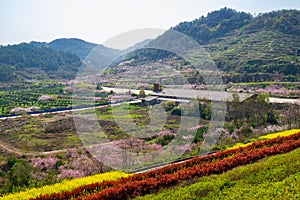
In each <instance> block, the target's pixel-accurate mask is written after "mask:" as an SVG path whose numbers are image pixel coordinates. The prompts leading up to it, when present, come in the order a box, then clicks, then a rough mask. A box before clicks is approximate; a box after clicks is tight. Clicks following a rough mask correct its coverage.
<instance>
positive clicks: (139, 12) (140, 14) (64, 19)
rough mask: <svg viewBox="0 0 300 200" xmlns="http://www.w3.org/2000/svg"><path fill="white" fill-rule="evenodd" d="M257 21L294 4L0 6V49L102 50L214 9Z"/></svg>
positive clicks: (37, 1)
mask: <svg viewBox="0 0 300 200" xmlns="http://www.w3.org/2000/svg"><path fill="white" fill-rule="evenodd" d="M224 7H227V8H233V9H236V10H238V11H245V12H249V13H251V14H254V15H257V14H258V13H263V12H267V11H271V10H279V9H298V10H300V1H299V0H209V1H207V0H0V30H1V32H0V44H1V45H7V44H18V43H21V42H30V41H42V42H50V41H52V40H54V39H57V38H80V39H83V40H86V41H88V42H93V43H97V44H102V43H104V42H105V41H107V40H109V39H111V38H112V37H114V36H116V35H118V34H121V33H123V32H127V31H132V30H136V29H143V28H159V29H169V28H170V27H174V26H176V25H177V24H178V23H180V22H183V21H191V20H194V19H197V18H199V17H201V16H203V15H204V16H205V15H207V13H208V12H211V11H214V10H219V9H220V8H224Z"/></svg>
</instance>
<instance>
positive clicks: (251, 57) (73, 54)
mask: <svg viewBox="0 0 300 200" xmlns="http://www.w3.org/2000/svg"><path fill="white" fill-rule="evenodd" d="M171 29H172V30H175V31H178V32H181V33H184V34H186V35H187V36H189V37H191V38H193V39H194V40H196V41H197V42H199V43H200V44H201V45H203V47H204V48H205V50H206V51H207V52H208V53H209V54H210V55H211V57H212V59H213V60H214V62H215V63H216V65H217V67H218V69H219V70H221V71H222V72H223V77H224V79H225V81H226V82H229V81H233V82H241V81H242V82H243V81H245V82H249V81H272V80H274V74H276V79H278V80H281V81H299V73H300V64H299V63H300V62H299V61H300V11H298V10H281V11H273V12H270V13H265V14H260V15H258V16H256V17H253V16H252V15H250V14H248V13H245V12H238V11H235V10H233V9H228V8H223V9H221V10H218V11H214V12H211V13H209V14H208V15H207V16H206V17H203V16H202V17H200V18H199V19H196V20H194V21H191V22H181V23H179V24H178V25H177V26H175V27H173V28H171ZM161 37H164V35H162V36H161ZM149 42H150V41H146V42H142V45H137V46H136V47H134V48H133V50H134V49H138V48H141V47H143V46H145V45H146V46H147V44H148V43H149ZM151 43H155V40H154V41H152V42H150V44H149V45H150V46H151ZM92 50H93V52H94V53H95V56H94V57H91V59H92V60H91V62H92V63H98V64H99V66H97V67H106V66H107V65H109V64H110V62H111V61H112V60H114V59H115V58H117V57H118V56H119V55H120V54H122V53H124V51H121V50H116V49H111V48H107V47H104V46H103V45H97V44H93V43H89V42H86V41H83V40H81V39H76V38H72V39H57V40H54V41H52V42H50V43H44V42H31V43H29V44H25V43H22V44H19V45H11V46H10V45H8V46H1V47H0V77H1V78H0V81H2V82H8V81H16V80H22V79H45V78H50V79H72V78H74V76H75V74H76V71H77V70H78V68H79V67H80V65H81V62H82V61H83V60H84V58H85V57H86V56H87V55H89V54H90V52H91V51H92ZM131 50H132V49H130V51H131ZM127 51H128V50H127ZM170 56H172V55H170V53H169V52H165V51H161V50H154V49H152V50H151V49H150V50H149V49H148V50H147V49H142V50H138V51H134V52H133V53H130V54H129V55H127V56H126V57H125V60H126V59H133V58H134V59H135V65H138V64H139V63H145V62H154V61H156V60H159V59H168V58H169V57H170ZM123 57H124V56H123ZM123 57H122V58H123ZM119 60H120V59H119ZM87 64H89V63H87Z"/></svg>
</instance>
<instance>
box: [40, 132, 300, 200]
mask: <svg viewBox="0 0 300 200" xmlns="http://www.w3.org/2000/svg"><path fill="white" fill-rule="evenodd" d="M299 146H300V133H297V134H294V135H291V136H286V137H280V138H274V139H269V140H266V141H260V142H254V143H253V144H251V145H249V146H246V147H243V148H237V149H231V150H226V151H222V152H217V153H215V154H212V155H208V156H204V157H194V158H193V159H191V160H189V161H186V162H184V163H180V164H174V165H170V166H167V167H165V168H162V169H157V170H153V171H151V172H146V173H142V174H137V175H133V176H131V177H128V178H121V179H120V180H117V181H103V182H99V183H94V184H88V185H84V186H81V187H78V188H75V189H74V190H72V191H67V192H60V193H53V194H50V195H41V196H39V197H38V198H36V199H72V198H77V199H82V198H84V199H128V198H133V197H135V196H142V195H145V194H148V193H153V192H156V191H158V189H160V188H163V187H170V186H174V185H177V184H179V183H180V182H182V181H184V180H190V179H193V178H197V177H202V176H206V175H210V174H219V173H223V172H225V171H228V170H230V169H232V168H234V167H237V166H241V165H245V164H249V163H253V162H255V161H256V160H258V159H261V158H264V157H266V156H270V155H275V154H279V153H285V152H288V151H291V150H293V149H295V148H297V147H299Z"/></svg>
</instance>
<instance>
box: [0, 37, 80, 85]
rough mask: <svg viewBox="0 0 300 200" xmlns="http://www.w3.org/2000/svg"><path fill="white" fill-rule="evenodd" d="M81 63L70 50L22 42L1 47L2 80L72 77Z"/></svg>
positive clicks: (0, 75)
mask: <svg viewBox="0 0 300 200" xmlns="http://www.w3.org/2000/svg"><path fill="white" fill-rule="evenodd" d="M80 65H81V61H80V58H79V57H78V56H77V55H75V54H73V53H70V52H59V51H55V50H53V49H50V48H46V47H37V46H34V45H30V44H26V43H22V44H19V45H8V46H1V47H0V81H1V82H11V81H17V80H22V79H33V80H36V79H71V78H74V77H75V75H76V72H77V70H78V68H79V67H80Z"/></svg>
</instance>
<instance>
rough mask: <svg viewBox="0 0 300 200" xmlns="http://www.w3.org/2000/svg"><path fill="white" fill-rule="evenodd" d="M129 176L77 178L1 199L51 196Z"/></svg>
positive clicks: (119, 174)
mask: <svg viewBox="0 0 300 200" xmlns="http://www.w3.org/2000/svg"><path fill="white" fill-rule="evenodd" d="M128 176H130V175H129V174H126V173H123V172H119V171H117V172H107V173H103V174H96V175H93V176H87V177H84V178H77V179H72V180H64V181H62V182H60V183H56V184H54V185H47V186H43V187H41V188H32V189H29V190H27V191H24V192H19V193H14V194H9V195H6V196H4V197H1V198H0V199H1V200H2V199H3V200H4V199H6V200H8V199H9V200H25V199H30V198H35V197H37V196H39V195H40V194H51V193H54V192H62V191H70V190H72V189H74V188H76V187H78V186H81V185H86V184H91V183H96V182H102V181H104V180H117V179H120V178H121V177H128Z"/></svg>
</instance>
